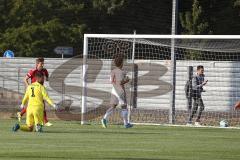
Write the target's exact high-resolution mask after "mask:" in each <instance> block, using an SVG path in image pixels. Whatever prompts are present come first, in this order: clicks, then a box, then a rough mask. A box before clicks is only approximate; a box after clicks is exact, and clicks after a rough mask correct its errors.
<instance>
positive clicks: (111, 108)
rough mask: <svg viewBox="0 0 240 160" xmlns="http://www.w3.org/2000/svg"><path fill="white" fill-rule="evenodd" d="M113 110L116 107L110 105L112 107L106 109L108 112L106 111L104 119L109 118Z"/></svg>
mask: <svg viewBox="0 0 240 160" xmlns="http://www.w3.org/2000/svg"><path fill="white" fill-rule="evenodd" d="M113 110H114V108H113V107H110V108H109V109H108V110H107V111H106V113H105V115H104V116H103V118H104V119H108V117H109V116H110V115H111V114H112V112H113Z"/></svg>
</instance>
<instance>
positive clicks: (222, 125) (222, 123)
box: [219, 119, 229, 127]
mask: <svg viewBox="0 0 240 160" xmlns="http://www.w3.org/2000/svg"><path fill="white" fill-rule="evenodd" d="M219 124H220V127H228V126H229V124H228V121H227V120H225V119H224V120H221V121H220V123H219Z"/></svg>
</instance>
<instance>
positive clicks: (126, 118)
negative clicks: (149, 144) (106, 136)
mask: <svg viewBox="0 0 240 160" xmlns="http://www.w3.org/2000/svg"><path fill="white" fill-rule="evenodd" d="M122 118H123V123H124V125H127V124H128V110H127V109H122Z"/></svg>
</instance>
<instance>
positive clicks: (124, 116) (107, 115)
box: [103, 107, 128, 125]
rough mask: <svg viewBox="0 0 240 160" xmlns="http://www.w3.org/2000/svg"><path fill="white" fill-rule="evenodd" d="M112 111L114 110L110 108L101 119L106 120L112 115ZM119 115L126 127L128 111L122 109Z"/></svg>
mask: <svg viewBox="0 0 240 160" xmlns="http://www.w3.org/2000/svg"><path fill="white" fill-rule="evenodd" d="M113 110H114V108H113V107H110V108H109V109H108V110H107V111H106V113H105V115H104V116H103V119H106V120H108V117H109V116H110V115H111V114H112V112H113ZM121 115H122V118H123V123H124V125H127V124H128V109H122V112H121Z"/></svg>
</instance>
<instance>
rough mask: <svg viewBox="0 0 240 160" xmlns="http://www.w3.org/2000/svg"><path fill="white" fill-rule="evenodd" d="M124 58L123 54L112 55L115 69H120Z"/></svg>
mask: <svg viewBox="0 0 240 160" xmlns="http://www.w3.org/2000/svg"><path fill="white" fill-rule="evenodd" d="M123 60H124V56H123V54H115V55H114V63H115V65H116V66H117V67H120V66H121V65H122V64H123Z"/></svg>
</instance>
